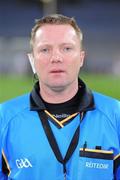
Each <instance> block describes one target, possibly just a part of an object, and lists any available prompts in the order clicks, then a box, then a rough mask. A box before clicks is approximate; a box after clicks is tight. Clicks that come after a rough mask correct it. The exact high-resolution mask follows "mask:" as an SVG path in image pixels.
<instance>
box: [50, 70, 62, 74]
mask: <svg viewBox="0 0 120 180" xmlns="http://www.w3.org/2000/svg"><path fill="white" fill-rule="evenodd" d="M64 72H65V71H64V70H62V69H53V70H51V71H50V73H53V74H57V73H64Z"/></svg>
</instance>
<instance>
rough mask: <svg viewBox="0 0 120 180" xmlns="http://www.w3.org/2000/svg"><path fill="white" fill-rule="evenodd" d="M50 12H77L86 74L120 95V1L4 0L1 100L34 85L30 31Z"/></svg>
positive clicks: (0, 12) (0, 7)
mask: <svg viewBox="0 0 120 180" xmlns="http://www.w3.org/2000/svg"><path fill="white" fill-rule="evenodd" d="M49 13H60V14H64V15H67V16H70V17H75V19H76V20H77V22H78V25H79V26H80V28H81V29H82V31H83V34H84V48H85V50H86V60H85V65H84V68H83V69H82V73H81V76H82V78H83V79H84V81H85V82H86V83H87V84H88V86H89V87H90V88H92V89H93V90H96V91H99V92H101V93H104V94H106V95H110V96H112V97H115V98H118V99H120V0H9V1H7V0H6V1H5V0H0V102H2V101H5V100H7V99H10V98H13V97H15V96H17V95H20V94H22V93H25V92H28V91H30V90H31V88H32V86H33V84H34V80H33V78H32V71H31V67H30V64H29V62H28V58H27V53H28V52H30V46H29V40H30V33H31V29H32V27H33V25H34V21H35V19H39V18H41V17H42V16H43V15H47V14H49Z"/></svg>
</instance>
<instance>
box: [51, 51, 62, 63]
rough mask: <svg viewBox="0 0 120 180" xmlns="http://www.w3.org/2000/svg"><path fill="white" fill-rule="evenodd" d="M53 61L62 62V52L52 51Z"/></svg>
mask: <svg viewBox="0 0 120 180" xmlns="http://www.w3.org/2000/svg"><path fill="white" fill-rule="evenodd" d="M50 60H51V62H52V63H54V62H55V63H57V62H62V61H63V58H62V54H61V53H60V51H59V50H54V51H53V52H52V55H51V58H50Z"/></svg>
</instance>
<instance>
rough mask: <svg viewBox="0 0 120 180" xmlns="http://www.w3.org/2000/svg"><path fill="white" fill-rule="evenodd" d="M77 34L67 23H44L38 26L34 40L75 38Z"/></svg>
mask: <svg viewBox="0 0 120 180" xmlns="http://www.w3.org/2000/svg"><path fill="white" fill-rule="evenodd" d="M77 39H78V35H77V33H76V31H75V29H74V28H73V27H72V26H71V25H69V24H64V25H53V24H46V25H43V26H41V27H39V28H38V30H37V31H36V35H35V41H54V40H57V41H60V40H77Z"/></svg>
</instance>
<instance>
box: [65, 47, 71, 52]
mask: <svg viewBox="0 0 120 180" xmlns="http://www.w3.org/2000/svg"><path fill="white" fill-rule="evenodd" d="M71 50H72V47H64V49H63V51H65V52H69V51H71Z"/></svg>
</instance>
